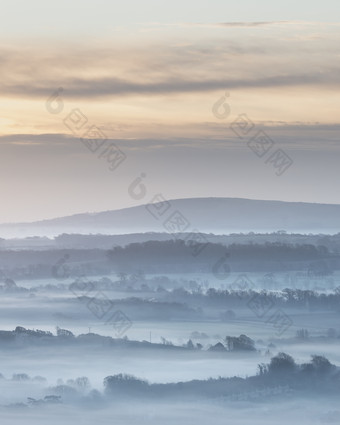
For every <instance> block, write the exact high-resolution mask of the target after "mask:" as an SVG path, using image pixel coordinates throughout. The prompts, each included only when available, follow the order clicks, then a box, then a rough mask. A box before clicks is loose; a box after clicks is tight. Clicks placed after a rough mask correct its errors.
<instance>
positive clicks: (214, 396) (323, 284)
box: [0, 234, 340, 425]
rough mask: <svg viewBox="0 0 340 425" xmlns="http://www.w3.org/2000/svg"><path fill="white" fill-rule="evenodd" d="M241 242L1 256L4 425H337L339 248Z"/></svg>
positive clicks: (0, 401)
mask: <svg viewBox="0 0 340 425" xmlns="http://www.w3.org/2000/svg"><path fill="white" fill-rule="evenodd" d="M135 237H136V236H135ZM235 238H236V239H237V237H236V236H235V235H234V239H233V241H229V242H231V243H229V244H228V239H226V240H225V241H224V242H223V243H221V242H218V243H216V242H209V244H208V245H204V246H203V247H202V245H197V246H195V244H194V243H193V242H192V243H188V241H185V240H182V241H181V240H177V242H175V243H173V242H170V241H169V240H168V239H166V238H165V239H162V238H161V237H158V239H157V240H155V238H154V239H153V241H150V243H147V242H145V240H143V241H141V242H132V243H131V244H129V243H127V244H125V242H124V243H123V244H122V245H121V246H120V245H115V246H113V247H112V248H110V249H107V248H105V249H104V247H100V246H99V247H98V246H97V247H96V248H95V249H93V247H92V246H91V245H92V242H91V238H88V239H87V242H88V243H89V245H90V246H89V247H87V246H86V244H85V246H83V247H82V248H79V246H77V247H74V248H71V247H68V248H67V250H65V248H61V249H57V250H55V249H54V248H53V249H51V246H50V245H48V246H45V247H42V246H40V248H39V250H38V251H37V250H36V249H35V248H34V247H30V246H25V247H24V248H20V247H19V246H17V247H16V248H15V249H13V248H9V247H8V246H7V244H6V243H3V247H2V250H1V260H0V262H1V270H0V272H1V276H2V281H1V283H0V293H1V298H0V321H1V329H0V350H1V359H2V362H1V368H0V373H1V375H0V417H1V423H5V424H7V423H8V424H14V425H16V424H21V423H23V422H24V421H25V424H27V423H28V424H31V423H32V425H33V424H39V423H46V421H49V423H52V424H54V423H56V424H57V423H61V421H64V422H66V423H70V422H71V421H72V420H73V419H74V420H78V421H81V423H84V424H93V422H94V421H98V423H100V424H106V423H112V421H114V422H115V423H124V424H126V423H128V424H130V423H131V424H133V423H137V422H138V423H148V424H150V423H155V424H156V423H160V422H161V423H173V422H174V421H177V422H179V423H195V424H201V423H202V424H203V423H206V422H207V421H208V420H211V418H212V417H213V418H214V422H216V423H223V424H225V423H232V424H246V423H249V420H250V418H251V423H255V424H256V423H259V424H260V423H261V424H263V423H268V424H269V423H271V424H272V423H275V424H281V423H282V424H283V423H286V422H287V421H288V420H289V421H291V422H292V423H297V422H299V423H306V424H307V423H309V424H310V423H320V422H325V423H327V422H332V421H333V422H336V421H338V420H339V417H340V416H339V411H338V410H337V400H336V399H335V394H336V391H337V389H338V388H339V387H340V378H339V376H340V372H339V370H338V366H339V365H340V349H339V348H340V328H339V326H338V323H339V302H340V291H339V287H340V285H339V281H340V267H339V260H338V254H337V249H338V245H337V244H338V242H337V240H335V239H334V238H333V237H330V236H329V237H327V236H325V235H324V236H323V239H322V240H323V241H328V242H327V243H328V245H327V244H326V245H327V247H326V246H325V245H320V244H319V243H318V242H317V241H316V240H314V239H312V238H311V240H310V241H309V242H311V243H307V242H308V240H306V239H305V238H302V239H301V241H302V242H301V244H299V243H297V241H298V240H300V237H299V236H297V235H294V236H291V238H292V239H291V242H290V237H289V236H287V235H285V236H284V238H285V240H284V241H279V242H278V241H276V242H274V240H275V237H274V235H268V236H267V237H266V238H263V235H256V234H254V235H249V236H248V239H247V240H243V241H242V242H241V240H242V239H238V242H237V244H235ZM329 238H333V239H332V240H333V242H332V243H331V242H330V240H331V239H329ZM64 239H65V238H64ZM66 239H67V238H66ZM137 239H138V238H137ZM122 241H124V238H122ZM202 248H204V249H203V250H202V251H201V249H202ZM197 252H198V255H197V257H195V256H193V253H197ZM137 259H138V261H137ZM282 353H285V354H284V356H287V357H284V358H283V360H282V358H281V357H280V356H282ZM313 356H314V357H313ZM285 359H286V360H285ZM287 359H288V360H287ZM313 359H314V360H313ZM285 361H287V362H288V363H287V364H288V366H289V364H290V365H291V366H292V365H293V366H292V368H291V369H289V368H288V369H285V367H286V366H285V363H284V362H285ZM275 362H277V363H279V364H280V365H281V366H280V367H282V368H283V369H282V371H281V372H280V373H278V371H277V370H276V369H275V367H276V366H275V364H276V363H275ZM280 362H281V363H282V364H281V363H280ZM289 362H290V363H289ZM316 400H317V401H318V402H317V403H315V401H316ZM76 418H77V419H76Z"/></svg>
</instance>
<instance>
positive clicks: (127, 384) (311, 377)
mask: <svg viewBox="0 0 340 425" xmlns="http://www.w3.org/2000/svg"><path fill="white" fill-rule="evenodd" d="M104 386H105V393H106V394H107V395H109V396H111V397H113V398H119V397H124V396H125V397H131V396H134V397H152V398H153V399H154V398H155V399H157V398H162V397H202V398H215V397H228V396H231V395H233V394H235V393H248V392H251V391H260V390H264V389H268V388H273V389H275V388H277V387H280V386H281V387H285V388H287V387H288V388H289V389H290V390H292V391H293V392H294V397H298V396H299V395H300V396H301V395H302V396H303V395H306V394H313V393H314V394H320V393H322V394H323V395H335V394H337V393H338V391H339V390H340V371H339V369H338V368H337V367H336V366H335V365H333V364H331V363H330V362H329V360H328V359H327V358H326V357H324V356H319V355H312V356H311V361H310V362H307V363H303V364H297V363H296V362H295V360H294V359H293V357H291V356H290V355H289V354H286V353H278V354H277V355H276V356H274V357H272V358H271V360H270V363H269V364H264V363H262V364H259V365H258V374H257V375H255V376H250V377H247V378H240V377H231V378H223V377H220V378H218V379H208V380H204V381H200V380H193V381H189V382H178V383H170V384H149V383H148V382H147V381H145V380H141V379H137V378H135V377H134V376H131V375H124V374H118V375H114V376H108V377H106V378H105V379H104ZM273 394H275V392H274V391H273Z"/></svg>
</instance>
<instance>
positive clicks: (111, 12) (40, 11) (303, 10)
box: [0, 0, 340, 41]
mask: <svg viewBox="0 0 340 425" xmlns="http://www.w3.org/2000/svg"><path fill="white" fill-rule="evenodd" d="M0 10H1V25H0V34H1V36H2V37H6V36H7V37H8V36H11V37H13V36H14V37H20V36H24V37H25V38H30V37H36V36H39V35H42V34H44V36H47V37H56V36H57V37H58V38H62V37H68V36H69V35H72V34H73V35H77V37H79V35H80V34H83V35H84V36H85V35H87V36H107V35H110V34H111V33H112V32H113V31H114V30H115V29H117V27H125V29H126V27H129V26H133V25H136V24H137V25H138V24H146V23H161V24H173V23H184V22H192V23H194V22H196V23H197V22H205V23H215V22H245V21H246V22H249V21H254V22H255V21H291V20H293V21H321V22H337V21H339V18H340V3H339V0H324V1H315V0H314V1H308V0H298V1H296V0H285V1H273V0H256V1H255V0H237V1H226V0H210V1H206V0H184V1H183V0H172V1H163V0H143V1H139V0H124V1H114V0H113V1H112V0H96V1H93V0H72V1H70V0H58V1H46V0H30V1H27V0H2V1H1V4H0ZM3 41H4V40H3Z"/></svg>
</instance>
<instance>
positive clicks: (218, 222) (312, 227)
mask: <svg viewBox="0 0 340 425" xmlns="http://www.w3.org/2000/svg"><path fill="white" fill-rule="evenodd" d="M155 206H158V207H159V209H158V211H162V209H161V207H162V205H159V204H157V205H151V206H150V205H149V206H148V205H141V206H137V207H131V208H124V209H120V210H114V211H105V212H99V213H84V214H76V215H72V216H67V217H61V218H55V219H50V220H43V221H37V222H33V223H18V224H1V225H0V237H2V238H10V237H12V238H13V237H26V236H48V237H53V236H56V235H59V234H62V233H78V234H90V233H92V234H98V233H101V234H111V235H112V234H129V233H141V232H164V231H165V232H169V233H172V232H178V231H179V232H180V231H182V230H183V231H186V232H191V231H199V232H204V233H215V234H229V233H237V232H244V233H248V232H276V231H279V230H285V231H287V232H296V233H328V234H335V233H338V232H339V231H340V205H331V204H315V203H302V202H283V201H261V200H251V199H238V198H190V199H176V200H170V201H169V205H168V207H169V208H168V209H167V210H166V211H165V212H164V214H163V215H162V216H160V217H158V218H157V208H155ZM150 211H151V212H153V213H154V215H156V217H155V216H154V215H152V213H151V212H150ZM176 211H178V212H180V213H181V214H182V216H183V217H185V220H186V221H187V228H186V229H185V230H184V228H177V227H176V226H175V227H167V226H166V224H164V223H165V222H166V220H167V219H168V218H169V216H171V215H172V214H173V213H175V212H176ZM175 229H176V230H175Z"/></svg>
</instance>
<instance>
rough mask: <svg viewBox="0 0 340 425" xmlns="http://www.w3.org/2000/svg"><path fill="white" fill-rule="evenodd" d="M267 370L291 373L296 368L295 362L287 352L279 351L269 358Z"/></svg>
mask: <svg viewBox="0 0 340 425" xmlns="http://www.w3.org/2000/svg"><path fill="white" fill-rule="evenodd" d="M268 370H269V372H271V373H292V372H294V371H295V370H296V363H295V360H294V359H293V357H292V356H290V355H289V354H286V353H279V354H277V355H276V356H274V357H272V359H271V360H270V363H269V366H268Z"/></svg>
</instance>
